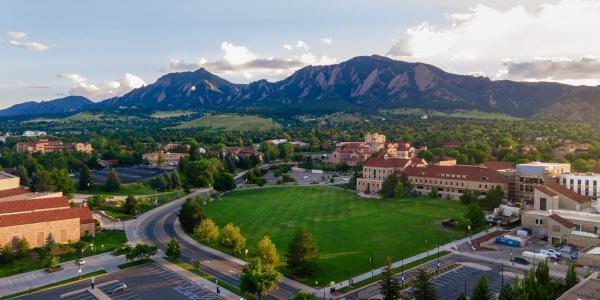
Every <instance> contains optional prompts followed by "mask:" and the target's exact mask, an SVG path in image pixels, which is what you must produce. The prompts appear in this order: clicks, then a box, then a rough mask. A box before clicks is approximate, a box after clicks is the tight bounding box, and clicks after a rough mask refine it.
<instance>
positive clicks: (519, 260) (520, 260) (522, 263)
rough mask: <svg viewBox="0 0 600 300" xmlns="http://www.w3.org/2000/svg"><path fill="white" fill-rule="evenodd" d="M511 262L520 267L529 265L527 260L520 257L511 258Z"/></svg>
mask: <svg viewBox="0 0 600 300" xmlns="http://www.w3.org/2000/svg"><path fill="white" fill-rule="evenodd" d="M513 262H515V263H518V264H520V265H525V266H527V265H529V264H530V263H529V261H528V260H526V259H524V258H522V257H520V256H515V257H513Z"/></svg>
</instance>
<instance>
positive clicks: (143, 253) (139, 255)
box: [125, 244, 158, 261]
mask: <svg viewBox="0 0 600 300" xmlns="http://www.w3.org/2000/svg"><path fill="white" fill-rule="evenodd" d="M157 252H158V248H157V247H155V246H150V245H146V244H137V245H135V247H128V248H126V253H125V258H126V259H127V260H129V261H134V260H141V259H148V258H150V256H152V255H156V253H157Z"/></svg>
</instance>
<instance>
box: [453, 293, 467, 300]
mask: <svg viewBox="0 0 600 300" xmlns="http://www.w3.org/2000/svg"><path fill="white" fill-rule="evenodd" d="M456 300H467V296H466V295H465V293H460V295H458V297H457V298H456Z"/></svg>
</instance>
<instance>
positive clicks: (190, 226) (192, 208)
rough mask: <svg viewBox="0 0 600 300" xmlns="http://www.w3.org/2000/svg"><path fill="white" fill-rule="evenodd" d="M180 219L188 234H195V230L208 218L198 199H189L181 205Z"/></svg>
mask: <svg viewBox="0 0 600 300" xmlns="http://www.w3.org/2000/svg"><path fill="white" fill-rule="evenodd" d="M178 217H179V222H180V223H181V227H183V229H184V230H185V231H186V232H194V228H196V226H198V224H200V222H202V220H204V218H206V214H205V213H204V208H203V207H202V205H201V204H200V201H199V200H198V199H192V198H187V199H186V200H185V202H184V203H183V205H181V209H180V210H179V214H178Z"/></svg>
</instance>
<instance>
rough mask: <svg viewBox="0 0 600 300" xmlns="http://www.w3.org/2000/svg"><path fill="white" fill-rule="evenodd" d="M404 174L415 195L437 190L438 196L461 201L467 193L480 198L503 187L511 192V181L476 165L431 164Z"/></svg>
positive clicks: (406, 171)
mask: <svg viewBox="0 0 600 300" xmlns="http://www.w3.org/2000/svg"><path fill="white" fill-rule="evenodd" d="M404 173H405V174H406V176H407V179H408V183H409V184H410V188H411V190H412V191H413V192H415V193H416V194H418V195H422V196H425V195H429V194H431V191H432V190H434V188H435V189H437V197H441V198H445V197H449V198H451V199H458V198H460V196H462V195H463V193H464V192H465V191H466V190H469V191H471V192H472V193H474V194H476V195H485V194H486V193H487V192H488V191H490V190H492V189H494V188H496V187H500V188H501V189H502V191H503V192H504V194H505V195H506V194H507V192H508V182H509V180H508V178H507V177H506V176H504V175H502V174H500V173H499V172H497V171H495V170H493V169H490V168H486V167H483V166H473V165H428V166H416V167H410V168H407V169H406V170H405V171H404Z"/></svg>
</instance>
